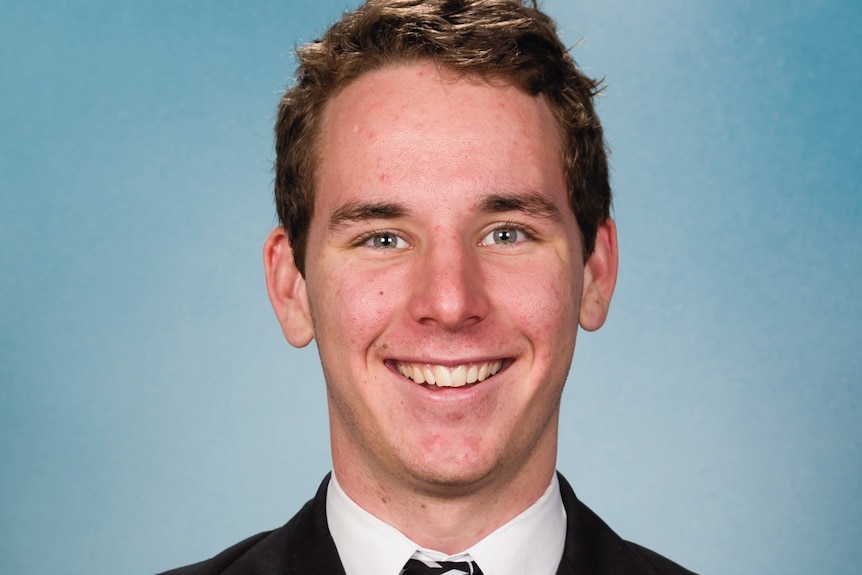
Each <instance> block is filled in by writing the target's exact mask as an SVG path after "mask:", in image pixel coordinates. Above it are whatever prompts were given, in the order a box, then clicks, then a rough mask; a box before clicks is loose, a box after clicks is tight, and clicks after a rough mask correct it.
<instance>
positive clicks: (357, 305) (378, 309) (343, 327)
mask: <svg viewBox="0 0 862 575" xmlns="http://www.w3.org/2000/svg"><path fill="white" fill-rule="evenodd" d="M320 277H324V278H326V280H325V281H322V282H316V283H315V285H314V286H313V287H312V289H313V291H312V293H314V294H316V295H317V297H316V298H315V299H314V300H313V301H312V302H311V304H312V310H313V314H314V320H315V332H316V333H317V339H318V345H327V343H328V342H333V343H335V342H337V345H344V344H345V343H347V344H349V345H350V346H351V347H355V346H359V345H368V344H369V343H370V342H372V341H373V339H374V338H375V337H376V336H377V335H378V334H379V333H380V332H381V331H382V330H383V329H384V327H385V326H386V325H387V323H388V320H389V319H390V318H391V316H392V313H393V310H394V309H395V307H396V306H397V302H396V299H397V293H398V292H397V290H396V288H395V287H394V286H393V284H392V282H391V281H381V279H380V277H379V276H377V277H368V275H367V274H359V273H356V270H354V269H353V268H352V266H344V267H341V268H339V267H337V266H336V267H335V268H334V269H330V270H326V271H325V272H324V273H321V274H320ZM346 338H349V341H347V342H345V341H344V340H345V339H346ZM342 351H345V350H342Z"/></svg>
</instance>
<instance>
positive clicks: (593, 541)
mask: <svg viewBox="0 0 862 575" xmlns="http://www.w3.org/2000/svg"><path fill="white" fill-rule="evenodd" d="M559 478H560V492H561V494H562V498H563V506H564V507H565V508H566V516H567V528H566V545H565V549H564V550H563V558H562V560H561V561H560V566H559V568H558V569H557V575H693V574H692V573H691V571H688V570H687V569H684V568H682V567H680V566H679V565H677V564H676V563H674V562H672V561H670V560H668V559H665V558H664V557H662V556H661V555H659V554H658V553H655V552H653V551H650V550H649V549H646V548H645V547H641V546H640V545H637V544H635V543H630V542H628V541H624V540H623V539H622V538H621V537H620V536H618V535H617V534H616V533H614V532H613V531H612V530H611V528H610V527H608V526H607V525H606V524H605V523H604V521H602V520H601V519H599V517H598V516H597V515H596V514H595V513H593V512H592V511H590V510H589V508H587V506H586V505H584V504H583V503H581V502H580V501H578V498H577V497H575V492H574V491H573V490H572V488H571V486H570V485H569V484H568V482H567V481H566V480H565V479H564V478H563V476H562V475H559ZM328 484H329V476H327V477H326V479H324V481H323V483H322V484H321V485H320V488H319V489H318V490H317V495H315V497H314V499H312V500H311V501H309V502H308V503H306V504H305V506H304V507H303V508H302V509H300V510H299V513H297V514H296V515H295V516H294V517H293V519H291V520H290V521H288V522H287V524H286V525H284V526H283V527H281V528H279V529H276V530H275V531H267V532H265V533H259V534H257V535H255V536H253V537H249V538H248V539H246V540H245V541H242V542H240V543H237V544H236V545H234V546H233V547H231V548H229V549H226V550H225V551H222V552H221V553H219V554H218V555H216V556H215V557H213V558H212V559H209V560H207V561H203V562H201V563H196V564H194V565H189V566H188V567H182V568H180V569H174V570H173V571H168V572H166V573H164V574H162V575H300V574H301V575H345V574H344V567H342V565H341V560H340V559H339V558H338V551H337V550H336V549H335V542H334V541H333V540H332V536H331V535H330V534H329V526H328V524H327V521H326V488H327V485H328ZM525 575H529V574H525Z"/></svg>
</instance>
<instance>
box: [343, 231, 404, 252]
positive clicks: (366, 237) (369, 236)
mask: <svg viewBox="0 0 862 575" xmlns="http://www.w3.org/2000/svg"><path fill="white" fill-rule="evenodd" d="M379 236H392V237H396V238H398V239H400V240H401V241H403V242H406V243H409V242H407V240H405V239H404V236H402V235H401V234H399V233H397V232H394V231H392V230H371V231H370V232H368V233H366V234H362V235H361V236H359V237H358V238H356V241H355V242H354V243H353V246H354V247H362V246H364V245H365V244H367V243H368V242H369V241H371V240H373V239H374V238H376V237H379ZM374 249H386V248H374Z"/></svg>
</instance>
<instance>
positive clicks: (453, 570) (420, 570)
mask: <svg viewBox="0 0 862 575" xmlns="http://www.w3.org/2000/svg"><path fill="white" fill-rule="evenodd" d="M401 575H482V570H481V569H479V567H478V565H476V563H474V562H473V561H428V562H427V563H426V562H424V561H420V560H418V559H410V560H409V561H408V562H407V565H405V566H404V569H402V570H401Z"/></svg>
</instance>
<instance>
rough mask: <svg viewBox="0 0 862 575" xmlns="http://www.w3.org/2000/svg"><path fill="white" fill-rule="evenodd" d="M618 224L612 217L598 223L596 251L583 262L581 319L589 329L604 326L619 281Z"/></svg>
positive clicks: (584, 326) (583, 326)
mask: <svg viewBox="0 0 862 575" xmlns="http://www.w3.org/2000/svg"><path fill="white" fill-rule="evenodd" d="M617 249H618V246H617V226H616V224H615V223H614V221H613V220H612V219H610V218H608V219H607V221H605V222H604V223H603V224H601V225H600V226H599V229H598V231H597V232H596V245H595V248H594V249H593V253H592V254H591V255H590V257H589V259H587V262H586V263H585V264H584V291H583V294H582V295H581V313H580V317H579V322H580V324H581V327H582V328H584V329H585V330H587V331H594V330H597V329H599V328H600V327H602V325H603V324H604V323H605V319H606V318H607V317H608V308H609V307H610V305H611V296H612V295H613V293H614V286H615V285H616V283H617V265H618V263H619V252H618V251H617Z"/></svg>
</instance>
